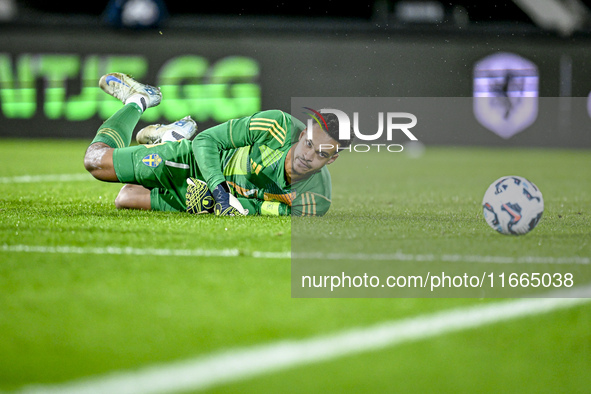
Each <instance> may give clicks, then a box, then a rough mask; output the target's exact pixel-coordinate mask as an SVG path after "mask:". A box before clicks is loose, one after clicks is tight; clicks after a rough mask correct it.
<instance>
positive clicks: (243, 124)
mask: <svg viewBox="0 0 591 394" xmlns="http://www.w3.org/2000/svg"><path fill="white" fill-rule="evenodd" d="M290 129H291V116H290V115H288V114H286V113H285V112H283V111H279V110H269V111H263V112H258V113H256V114H254V115H252V116H248V117H244V118H240V119H233V120H229V121H228V122H226V123H223V124H221V125H219V126H215V127H212V128H209V129H207V130H204V131H203V132H201V133H199V134H198V135H197V137H195V139H194V140H193V152H194V154H195V160H196V161H197V165H198V167H199V170H200V171H201V173H202V174H203V178H204V180H205V182H207V186H208V187H209V189H210V190H213V189H215V187H216V186H217V185H219V184H220V183H222V182H224V181H225V177H224V175H223V173H222V164H221V158H220V154H221V152H222V151H223V150H230V149H237V148H241V147H244V146H251V145H254V144H255V143H260V142H264V143H265V144H266V145H267V146H269V147H270V148H273V149H277V148H280V147H282V146H284V145H285V144H290V141H291V130H290Z"/></svg>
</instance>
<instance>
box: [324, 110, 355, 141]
mask: <svg viewBox="0 0 591 394" xmlns="http://www.w3.org/2000/svg"><path fill="white" fill-rule="evenodd" d="M322 117H323V118H324V120H325V121H326V126H328V130H324V127H322V129H323V130H324V131H325V132H326V134H328V135H329V136H330V138H332V139H333V140H335V141H337V142H338V143H339V147H340V148H347V147H348V146H349V145H350V144H351V142H353V138H354V137H353V135H354V134H353V129H352V128H351V133H349V135H350V136H351V138H350V139H339V118H338V117H337V116H336V115H335V114H333V113H326V114H322Z"/></svg>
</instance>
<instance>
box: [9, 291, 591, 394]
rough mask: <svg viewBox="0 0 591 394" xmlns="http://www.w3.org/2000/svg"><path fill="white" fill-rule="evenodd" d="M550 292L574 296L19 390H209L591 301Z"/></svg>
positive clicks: (129, 393)
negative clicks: (286, 370) (265, 375)
mask: <svg viewBox="0 0 591 394" xmlns="http://www.w3.org/2000/svg"><path fill="white" fill-rule="evenodd" d="M547 295H551V296H553V297H569V298H528V299H520V300H513V301H506V302H498V303H490V304H486V305H478V306H470V307H464V308H458V309H452V310H447V311H439V312H435V313H433V314H427V315H422V316H417V317H411V318H407V319H402V320H394V321H389V322H384V323H380V324H377V325H374V326H370V327H364V328H355V329H349V330H345V331H341V332H337V333H334V334H330V335H322V336H318V337H312V338H308V339H302V340H284V341H279V342H274V343H268V344H263V345H256V346H252V347H248V348H239V349H228V350H223V351H219V352H215V353H212V354H209V355H205V356H200V357H197V358H195V359H189V360H184V361H178V362H173V363H168V364H161V365H152V366H148V367H144V368H142V369H138V370H135V371H127V372H124V371H121V372H115V373H110V374H106V375H103V376H95V377H89V378H86V379H80V380H75V381H71V382H66V383H63V384H54V385H30V386H27V387H24V388H23V389H22V390H21V391H19V392H20V393H27V394H50V393H60V394H68V393H76V394H94V393H97V394H98V393H111V394H135V393H137V394H150V393H169V392H175V391H181V390H200V389H206V388H211V387H214V386H219V385H224V384H227V383H230V382H236V381H240V380H244V379H249V378H253V377H256V376H260V375H264V374H269V373H273V372H277V371H281V370H285V369H289V368H294V367H297V366H302V365H308V364H312V363H319V362H324V361H330V360H334V359H338V358H340V357H345V356H350V355H354V354H359V353H364V352H370V351H377V350H381V349H384V348H391V347H393V346H396V345H400V344H404V343H409V342H415V341H419V340H424V339H429V338H436V337H438V336H441V335H445V334H448V333H454V332H459V331H463V330H468V329H474V328H478V327H482V326H486V325H490V324H495V323H500V322H505V321H509V320H512V319H518V318H523V317H526V316H534V315H540V314H544V313H549V312H552V311H556V310H560V309H566V308H571V307H575V306H577V305H582V304H584V303H587V302H589V301H591V299H589V298H570V297H591V287H586V288H582V289H579V290H578V291H574V290H570V291H564V292H556V293H554V294H547Z"/></svg>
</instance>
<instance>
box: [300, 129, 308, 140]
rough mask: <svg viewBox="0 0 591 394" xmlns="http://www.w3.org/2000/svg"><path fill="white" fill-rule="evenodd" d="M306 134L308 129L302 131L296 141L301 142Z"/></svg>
mask: <svg viewBox="0 0 591 394" xmlns="http://www.w3.org/2000/svg"><path fill="white" fill-rule="evenodd" d="M307 132H308V129H304V130H302V132H301V133H300V136H299V137H298V141H301V140H302V138H303V137H304V135H305V134H306V133H307Z"/></svg>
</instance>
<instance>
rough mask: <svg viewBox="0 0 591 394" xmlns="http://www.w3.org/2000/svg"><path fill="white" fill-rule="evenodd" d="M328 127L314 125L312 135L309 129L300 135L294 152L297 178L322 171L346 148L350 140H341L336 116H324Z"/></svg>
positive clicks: (293, 168) (294, 171) (294, 172)
mask: <svg viewBox="0 0 591 394" xmlns="http://www.w3.org/2000/svg"><path fill="white" fill-rule="evenodd" d="M323 117H324V120H325V121H326V126H327V127H328V129H327V130H325V128H326V127H324V128H322V127H321V126H320V125H319V124H318V123H314V124H313V127H312V131H311V133H310V132H309V130H308V129H306V130H304V131H302V132H301V133H300V135H299V138H298V142H297V143H296V145H295V147H294V151H293V164H292V166H293V167H292V171H293V174H295V175H296V176H297V177H300V178H301V177H305V176H306V175H310V174H313V173H315V172H318V171H320V169H321V168H322V167H324V166H325V165H328V164H331V163H333V162H334V161H335V160H336V159H337V158H338V157H339V153H338V152H339V149H342V148H346V147H348V146H349V144H350V143H351V141H350V140H339V122H338V118H337V116H336V115H334V114H326V115H323Z"/></svg>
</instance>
